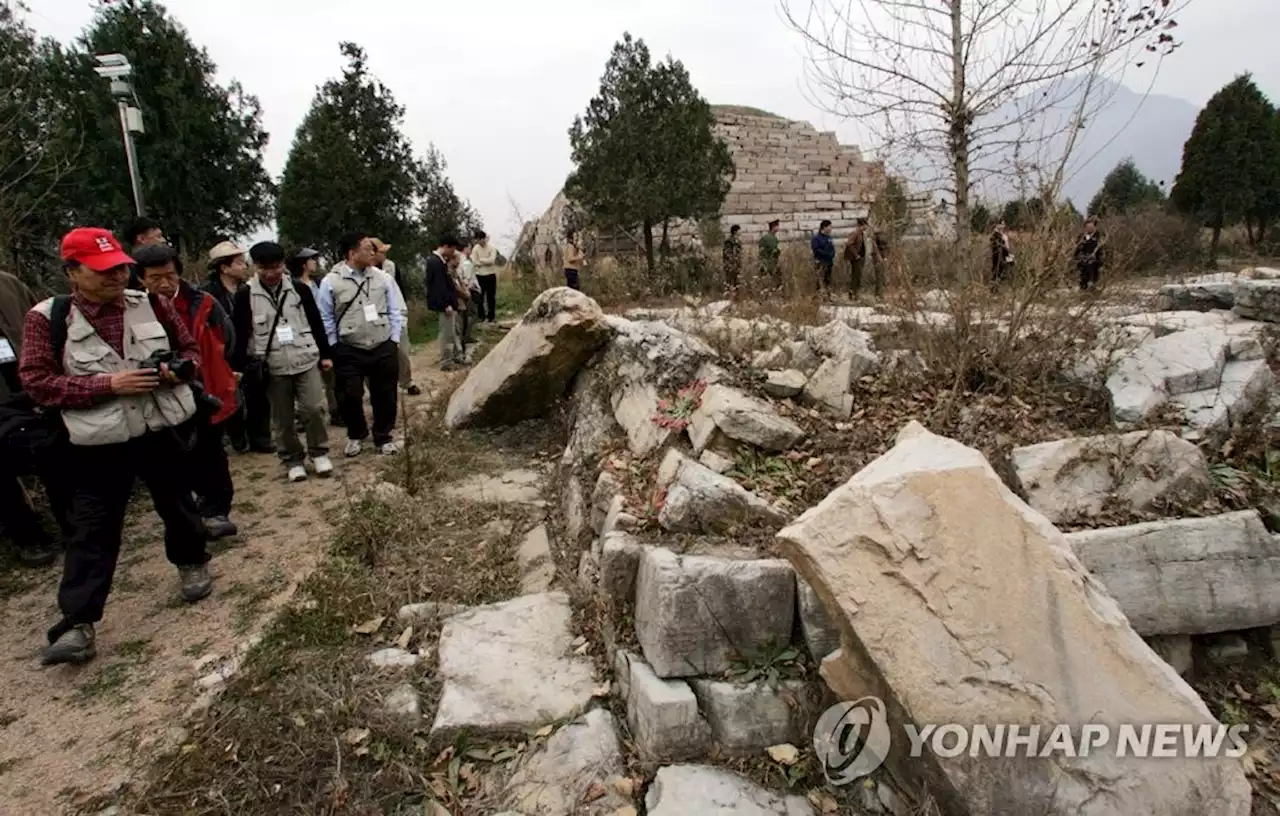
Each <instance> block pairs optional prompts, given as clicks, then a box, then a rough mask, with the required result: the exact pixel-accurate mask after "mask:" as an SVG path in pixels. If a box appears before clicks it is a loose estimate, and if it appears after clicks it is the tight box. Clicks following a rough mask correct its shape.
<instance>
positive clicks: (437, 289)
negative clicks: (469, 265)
mask: <svg viewBox="0 0 1280 816" xmlns="http://www.w3.org/2000/svg"><path fill="white" fill-rule="evenodd" d="M457 251H458V239H457V238H454V237H453V236H445V237H444V238H443V239H442V240H441V241H440V245H439V246H437V247H436V249H435V252H432V253H431V255H429V256H428V257H427V308H429V309H431V311H433V312H435V313H436V314H437V315H439V320H440V370H441V371H456V370H457V369H458V368H459V367H460V366H462V365H463V364H464V363H465V360H464V359H463V355H462V353H461V349H459V345H460V344H459V342H458V325H459V322H460V320H461V318H460V317H459V316H458V309H459V307H460V306H461V301H462V299H461V298H460V297H459V296H458V287H457V286H456V285H455V284H454V280H453V275H452V274H451V273H450V272H449V264H450V262H451V261H452V260H453V258H454V255H456V254H457Z"/></svg>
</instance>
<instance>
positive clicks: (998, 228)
mask: <svg viewBox="0 0 1280 816" xmlns="http://www.w3.org/2000/svg"><path fill="white" fill-rule="evenodd" d="M1012 271H1013V244H1012V243H1011V242H1010V240H1009V232H1008V230H1007V229H1006V228H1005V223H1004V222H1003V221H1000V222H998V223H997V224H996V225H995V227H994V228H993V229H992V230H991V284H992V285H993V286H999V285H1000V284H1001V283H1004V282H1005V280H1007V279H1008V278H1009V275H1010V273H1011V272H1012Z"/></svg>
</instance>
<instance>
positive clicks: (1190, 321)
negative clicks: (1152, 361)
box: [1115, 310, 1239, 337]
mask: <svg viewBox="0 0 1280 816" xmlns="http://www.w3.org/2000/svg"><path fill="white" fill-rule="evenodd" d="M1238 319H1239V318H1237V317H1236V315H1234V314H1232V313H1231V312H1224V311H1221V310H1218V311H1212V312H1147V313H1143V314H1131V315H1125V316H1123V317H1119V318H1116V321H1115V322H1116V323H1118V324H1119V325H1122V326H1138V327H1145V328H1149V329H1151V330H1152V331H1154V332H1155V333H1156V336H1157V337H1164V336H1165V335H1167V334H1173V333H1175V332H1181V331H1190V330H1192V329H1221V328H1223V327H1224V326H1227V325H1229V324H1231V323H1234V322H1235V321H1236V320H1238Z"/></svg>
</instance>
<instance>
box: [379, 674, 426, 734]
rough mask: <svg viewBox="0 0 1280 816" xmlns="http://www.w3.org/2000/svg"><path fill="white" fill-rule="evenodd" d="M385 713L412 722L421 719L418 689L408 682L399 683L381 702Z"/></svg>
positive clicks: (420, 701) (414, 722)
mask: <svg viewBox="0 0 1280 816" xmlns="http://www.w3.org/2000/svg"><path fill="white" fill-rule="evenodd" d="M382 705H383V708H385V709H386V710H387V713H389V714H393V715H395V716H397V717H403V718H405V719H406V720H408V721H409V722H410V723H412V724H415V725H416V724H417V722H418V721H419V720H421V719H422V700H421V698H419V697H418V690H417V689H415V688H414V687H413V686H412V685H411V684H409V683H401V684H400V685H398V686H396V687H395V688H394V689H392V690H391V693H390V694H388V695H387V699H386V700H384V701H383V703H382Z"/></svg>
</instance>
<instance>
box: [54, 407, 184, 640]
mask: <svg viewBox="0 0 1280 816" xmlns="http://www.w3.org/2000/svg"><path fill="white" fill-rule="evenodd" d="M68 459H69V460H70V461H69V462H68V463H67V464H68V468H67V471H68V481H67V490H68V508H67V522H68V525H69V526H70V528H71V535H70V536H68V538H67V542H66V545H67V555H66V559H65V561H64V562H63V567H62V586H61V587H59V589H58V608H59V609H61V610H62V620H60V621H59V622H58V623H57V624H56V625H55V626H54V627H53V628H52V629H50V630H49V642H50V643H52V642H54V641H55V640H57V639H58V638H59V637H61V636H62V635H63V634H64V633H65V632H67V631H68V630H70V629H71V628H72V627H73V626H75V625H76V624H81V623H97V622H98V621H100V620H102V611H103V608H104V607H105V606H106V604H107V596H108V595H109V594H110V593H111V582H112V580H113V579H114V578H115V573H116V561H117V560H118V559H119V558H120V539H121V536H122V534H123V532H124V516H125V510H126V509H127V508H128V506H129V497H130V496H131V495H132V493H133V485H134V483H135V482H136V481H137V480H138V479H141V480H142V482H143V484H145V485H146V487H147V491H148V492H149V493H150V494H151V502H152V504H153V505H154V506H155V510H156V514H157V515H159V516H160V519H161V521H163V522H164V551H165V556H166V557H167V558H168V559H169V563H171V564H173V565H174V566H178V567H189V566H198V565H201V564H204V563H206V562H207V561H208V560H209V553H208V550H207V549H206V547H205V545H206V541H207V538H208V537H207V534H206V533H205V529H204V524H203V523H202V522H201V520H200V514H199V513H197V512H196V505H195V500H194V499H193V498H192V497H191V482H190V478H189V475H188V474H187V473H185V472H184V470H185V468H186V466H187V464H188V459H187V457H186V456H184V455H183V451H182V450H181V448H180V447H179V445H178V442H177V440H176V438H175V437H174V435H173V433H172V432H170V431H160V432H154V433H148V434H146V435H145V436H141V437H138V438H137V439H131V440H129V441H128V442H122V443H120V444H118V445H101V446H94V447H81V446H72V447H71V452H70V453H69V454H68Z"/></svg>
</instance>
